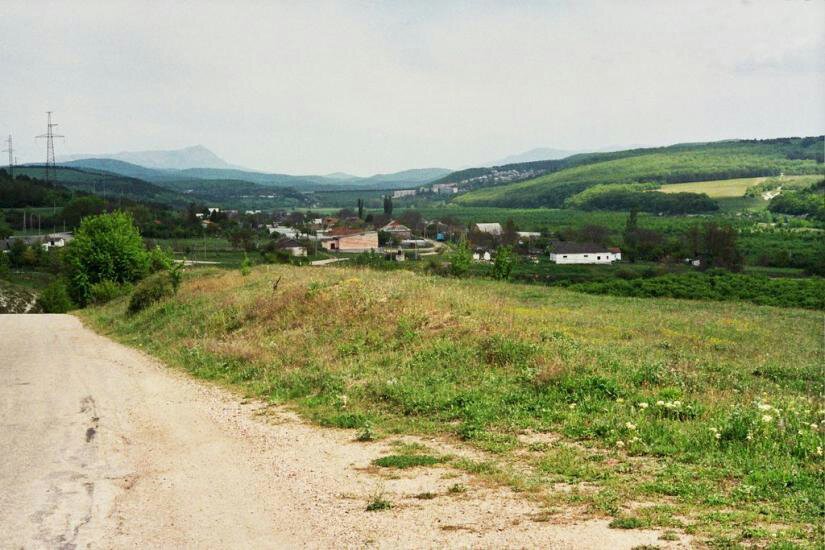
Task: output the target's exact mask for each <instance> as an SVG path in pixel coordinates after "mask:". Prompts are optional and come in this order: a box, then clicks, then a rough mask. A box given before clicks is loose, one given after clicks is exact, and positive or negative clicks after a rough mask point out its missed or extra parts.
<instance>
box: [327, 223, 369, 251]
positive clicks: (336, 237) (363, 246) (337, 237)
mask: <svg viewBox="0 0 825 550" xmlns="http://www.w3.org/2000/svg"><path fill="white" fill-rule="evenodd" d="M321 245H322V246H323V247H324V248H326V249H327V250H340V251H341V252H367V251H369V250H375V249H376V248H378V232H377V231H365V230H363V229H352V228H348V227H336V228H334V229H332V230H331V231H330V232H329V233H328V234H327V236H326V239H325V240H323V241H321Z"/></svg>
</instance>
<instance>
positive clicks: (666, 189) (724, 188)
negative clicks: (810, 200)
mask: <svg viewBox="0 0 825 550" xmlns="http://www.w3.org/2000/svg"><path fill="white" fill-rule="evenodd" d="M766 179H767V178H764V177H762V178H736V179H730V180H712V181H694V182H689V183H673V184H670V185H663V186H662V187H661V189H659V191H661V192H662V193H705V194H707V195H708V196H709V197H711V198H734V197H744V196H745V191H747V190H748V187H752V186H754V185H757V184H759V183H762V182H763V181H765V180H766ZM820 179H822V176H786V177H785V178H783V180H782V185H783V187H788V188H799V187H806V186H808V185H811V184H813V183H815V182H817V181H819V180H820ZM763 202H764V201H763Z"/></svg>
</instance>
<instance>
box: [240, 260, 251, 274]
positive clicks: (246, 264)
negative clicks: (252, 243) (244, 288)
mask: <svg viewBox="0 0 825 550" xmlns="http://www.w3.org/2000/svg"><path fill="white" fill-rule="evenodd" d="M250 273H252V264H251V262H250V261H249V257H248V256H247V255H246V254H244V255H243V261H242V262H241V275H243V276H244V277H246V276H247V275H249V274H250Z"/></svg>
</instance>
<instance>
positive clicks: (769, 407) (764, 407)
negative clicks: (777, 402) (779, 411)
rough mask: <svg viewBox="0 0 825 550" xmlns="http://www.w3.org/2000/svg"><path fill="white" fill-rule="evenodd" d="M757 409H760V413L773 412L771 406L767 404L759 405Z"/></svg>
mask: <svg viewBox="0 0 825 550" xmlns="http://www.w3.org/2000/svg"><path fill="white" fill-rule="evenodd" d="M757 408H758V409H759V410H760V411H769V410H771V409H772V408H773V407H771V406H770V405H768V404H767V403H759V405H757Z"/></svg>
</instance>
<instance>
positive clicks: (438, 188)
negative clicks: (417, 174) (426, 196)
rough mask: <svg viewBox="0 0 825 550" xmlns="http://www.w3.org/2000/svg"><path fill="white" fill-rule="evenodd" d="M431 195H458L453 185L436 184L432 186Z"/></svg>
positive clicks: (456, 188)
mask: <svg viewBox="0 0 825 550" xmlns="http://www.w3.org/2000/svg"><path fill="white" fill-rule="evenodd" d="M432 192H433V193H439V194H440V193H447V194H450V193H458V187H457V186H456V185H455V184H454V183H436V184H434V185H433V186H432Z"/></svg>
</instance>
